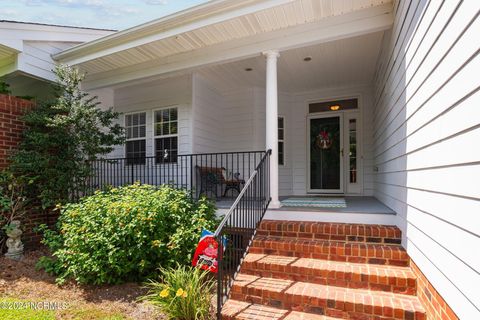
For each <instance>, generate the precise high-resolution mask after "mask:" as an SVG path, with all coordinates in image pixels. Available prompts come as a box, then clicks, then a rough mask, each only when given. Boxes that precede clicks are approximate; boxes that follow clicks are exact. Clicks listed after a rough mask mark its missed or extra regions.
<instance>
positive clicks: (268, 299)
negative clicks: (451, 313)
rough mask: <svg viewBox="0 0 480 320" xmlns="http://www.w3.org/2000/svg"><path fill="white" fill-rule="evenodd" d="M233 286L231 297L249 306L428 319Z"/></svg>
mask: <svg viewBox="0 0 480 320" xmlns="http://www.w3.org/2000/svg"><path fill="white" fill-rule="evenodd" d="M244 289H246V290H244V291H246V292H241V291H242V289H241V288H237V287H235V286H234V287H232V293H231V296H230V298H231V299H235V300H240V301H247V302H249V303H255V304H261V305H265V306H271V307H275V308H281V309H289V310H294V311H301V312H307V313H313V314H319V315H326V316H330V317H337V318H340V319H359V320H382V319H385V320H387V319H396V320H407V319H408V320H426V315H425V314H424V313H420V312H413V311H406V310H404V309H400V308H394V307H387V306H384V307H380V306H371V305H365V304H363V303H358V304H357V303H355V304H353V303H346V302H342V301H336V300H334V299H319V298H311V297H303V296H297V295H293V294H286V293H280V292H269V291H266V290H261V289H255V288H244Z"/></svg>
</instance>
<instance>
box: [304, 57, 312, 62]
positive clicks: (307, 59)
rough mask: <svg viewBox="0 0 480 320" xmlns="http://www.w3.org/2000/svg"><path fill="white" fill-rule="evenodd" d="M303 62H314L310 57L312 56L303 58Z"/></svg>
mask: <svg viewBox="0 0 480 320" xmlns="http://www.w3.org/2000/svg"><path fill="white" fill-rule="evenodd" d="M303 61H307V62H308V61H312V57H310V56H308V57H305V58H303Z"/></svg>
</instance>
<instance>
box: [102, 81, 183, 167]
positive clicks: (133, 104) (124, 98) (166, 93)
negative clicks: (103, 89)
mask: <svg viewBox="0 0 480 320" xmlns="http://www.w3.org/2000/svg"><path fill="white" fill-rule="evenodd" d="M191 100H192V82H191V77H190V76H184V77H179V78H175V79H168V80H157V81H152V82H148V83H144V84H139V85H135V86H130V87H123V88H120V89H116V90H115V91H114V110H115V111H117V112H121V113H123V114H124V113H132V112H141V111H144V112H146V124H147V126H146V131H147V132H146V151H147V156H153V155H154V151H153V148H154V138H153V110H155V109H161V108H164V107H169V106H172V107H177V108H178V149H179V154H182V153H183V154H188V153H191V152H192V126H191V116H192V111H191V109H192V108H191ZM119 121H120V122H119V123H120V124H122V125H124V116H123V115H122V116H120V119H119ZM111 156H113V157H121V158H123V157H125V148H124V146H119V147H118V148H116V150H115V151H114V152H113V153H112V154H111Z"/></svg>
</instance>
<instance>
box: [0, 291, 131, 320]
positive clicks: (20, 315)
mask: <svg viewBox="0 0 480 320" xmlns="http://www.w3.org/2000/svg"><path fill="white" fill-rule="evenodd" d="M30 302H32V301H28V300H20V299H15V298H11V297H9V298H0V319H2V320H24V319H29V320H55V319H59V318H60V319H68V320H124V319H127V318H125V317H124V315H123V314H121V313H120V312H110V311H105V310H102V309H99V308H95V307H91V306H81V305H76V306H67V307H66V308H65V309H59V310H40V308H39V309H37V310H35V309H34V308H31V307H29V304H30ZM14 305H15V306H16V308H13V306H14Z"/></svg>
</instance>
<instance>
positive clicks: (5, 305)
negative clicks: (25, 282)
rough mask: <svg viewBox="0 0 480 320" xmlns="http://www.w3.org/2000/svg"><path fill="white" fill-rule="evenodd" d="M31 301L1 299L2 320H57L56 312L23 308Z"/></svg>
mask: <svg viewBox="0 0 480 320" xmlns="http://www.w3.org/2000/svg"><path fill="white" fill-rule="evenodd" d="M28 302H29V301H25V300H18V299H13V298H0V319H2V320H23V319H29V320H55V311H48V310H34V309H32V308H22V307H23V303H28Z"/></svg>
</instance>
